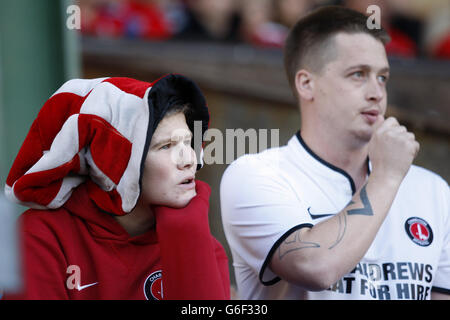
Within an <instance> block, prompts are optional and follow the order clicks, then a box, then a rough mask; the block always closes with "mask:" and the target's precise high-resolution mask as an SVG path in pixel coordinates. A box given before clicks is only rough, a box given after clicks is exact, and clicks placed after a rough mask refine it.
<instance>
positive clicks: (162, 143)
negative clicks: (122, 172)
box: [141, 113, 197, 208]
mask: <svg viewBox="0 0 450 320" xmlns="http://www.w3.org/2000/svg"><path fill="white" fill-rule="evenodd" d="M191 139H192V133H191V131H190V130H189V128H188V126H187V124H186V118H185V116H184V114H183V113H176V114H173V115H169V116H166V117H164V119H163V120H162V121H161V122H160V123H159V124H158V127H157V128H156V130H155V133H154V134H153V137H152V141H151V143H150V147H149V151H148V154H147V158H146V160H145V168H144V173H143V177H142V195H141V197H142V198H143V200H144V202H145V203H146V204H152V205H164V206H169V207H174V208H181V207H184V206H186V205H187V204H188V203H189V201H190V200H191V199H192V198H193V197H194V196H195V195H196V192H195V181H194V178H195V172H196V168H197V159H196V156H195V152H194V150H193V149H192V147H191Z"/></svg>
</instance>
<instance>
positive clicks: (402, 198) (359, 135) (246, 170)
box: [221, 6, 450, 299]
mask: <svg viewBox="0 0 450 320" xmlns="http://www.w3.org/2000/svg"><path fill="white" fill-rule="evenodd" d="M366 19H367V18H366V17H365V16H364V15H362V14H360V13H357V12H355V11H352V10H349V9H345V8H343V7H334V6H332V7H325V8H321V9H319V10H317V11H315V12H313V13H311V14H309V15H308V16H306V17H304V18H303V19H301V20H300V21H298V23H297V24H296V25H295V26H294V27H293V28H292V30H291V31H290V34H289V36H288V38H287V40H286V46H285V67H286V71H287V75H288V78H289V82H290V84H291V86H292V89H293V92H294V94H295V96H296V97H297V99H298V102H299V105H300V111H301V132H298V133H297V134H296V135H294V136H293V137H292V138H291V140H290V141H289V142H288V144H287V145H286V146H283V147H281V148H275V149H270V150H266V151H265V152H262V153H260V154H257V155H246V156H243V157H241V158H240V159H238V160H236V161H235V162H234V163H232V164H231V165H230V166H229V168H227V170H226V172H225V174H224V176H223V178H222V182H221V207H222V219H223V225H224V230H225V234H226V237H227V240H228V242H229V245H230V247H231V250H232V254H233V260H234V262H233V265H234V268H235V274H236V281H237V286H238V293H239V295H240V298H242V299H429V298H430V297H432V298H449V297H450V295H449V294H450V244H449V240H450V239H449V238H450V203H449V202H450V199H449V189H448V185H447V183H446V182H445V181H444V180H443V179H441V178H440V177H438V176H437V175H435V174H433V173H431V172H429V171H427V170H425V169H422V168H419V167H416V166H412V165H411V163H412V161H413V159H414V157H415V156H416V154H417V152H418V150H419V144H418V143H417V142H416V141H415V138H414V135H413V134H412V133H410V132H408V131H407V130H406V128H405V127H403V126H401V125H399V123H398V122H397V120H396V119H395V118H388V119H384V114H385V112H386V106H387V102H386V100H387V97H386V82H387V80H388V78H389V65H388V61H387V58H386V53H385V49H384V44H385V43H386V41H387V40H388V36H387V34H386V33H385V31H384V30H383V29H375V30H369V29H367V28H366ZM369 159H370V160H369Z"/></svg>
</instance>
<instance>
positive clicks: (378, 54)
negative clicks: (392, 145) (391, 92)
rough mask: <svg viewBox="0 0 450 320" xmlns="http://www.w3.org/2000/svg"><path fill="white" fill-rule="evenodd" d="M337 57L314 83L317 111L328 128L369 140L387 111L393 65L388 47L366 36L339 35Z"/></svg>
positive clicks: (337, 38)
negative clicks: (389, 79) (388, 88)
mask: <svg viewBox="0 0 450 320" xmlns="http://www.w3.org/2000/svg"><path fill="white" fill-rule="evenodd" d="M334 42H335V46H334V49H335V50H337V58H335V59H333V60H332V61H330V62H329V63H328V64H326V65H325V66H324V67H323V68H324V69H323V70H322V72H321V73H320V74H319V75H316V78H315V80H314V83H315V87H314V100H315V105H316V108H317V110H316V112H318V116H319V118H320V119H321V121H320V122H321V123H322V124H323V127H324V128H327V127H329V128H332V129H333V130H334V132H338V133H344V132H347V133H350V134H351V135H353V136H356V137H357V138H359V139H360V140H363V141H368V140H370V137H371V136H372V133H373V131H374V128H375V127H376V124H378V123H379V122H380V121H382V119H383V116H384V114H385V112H386V106H387V96H386V81H387V79H388V77H389V64H388V61H387V57H386V51H385V48H384V45H383V44H382V43H381V42H380V41H378V40H377V39H375V38H373V37H372V36H370V35H367V34H364V33H356V34H347V33H339V34H337V35H336V36H335V38H334Z"/></svg>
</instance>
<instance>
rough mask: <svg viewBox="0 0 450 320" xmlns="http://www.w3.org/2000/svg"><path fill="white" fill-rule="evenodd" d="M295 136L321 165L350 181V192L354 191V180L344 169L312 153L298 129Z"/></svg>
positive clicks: (353, 192)
mask: <svg viewBox="0 0 450 320" xmlns="http://www.w3.org/2000/svg"><path fill="white" fill-rule="evenodd" d="M295 135H296V136H297V139H298V141H299V142H300V144H301V145H302V146H303V148H305V150H306V151H307V152H308V153H309V154H310V155H311V156H312V157H313V158H314V159H316V160H317V161H319V162H320V163H322V164H323V165H325V166H327V167H328V168H330V169H332V170H334V171H336V172H339V173H340V174H342V175H344V176H345V177H346V178H347V179H348V181H349V182H350V186H351V188H352V194H355V192H356V187H355V182H354V181H353V178H352V177H351V176H350V175H349V174H348V173H347V172H346V171H344V170H342V169H341V168H338V167H336V166H334V165H332V164H331V163H329V162H328V161H326V160H324V159H322V158H321V157H319V156H318V155H317V154H315V153H314V151H312V150H311V149H310V148H309V147H308V145H307V144H306V143H305V141H303V139H302V137H301V136H300V131H297V133H296V134H295ZM367 167H369V162H368V161H367Z"/></svg>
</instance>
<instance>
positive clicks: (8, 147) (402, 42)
mask: <svg viewBox="0 0 450 320" xmlns="http://www.w3.org/2000/svg"><path fill="white" fill-rule="evenodd" d="M325 4H341V5H345V6H348V7H351V8H354V9H357V10H361V11H363V12H365V11H366V8H367V7H368V6H369V5H370V4H376V5H378V6H379V7H380V8H381V17H382V24H383V26H384V27H385V28H386V29H387V30H388V31H389V33H390V35H391V37H392V41H391V43H390V44H389V45H388V46H387V51H388V54H389V59H390V64H391V70H392V71H391V80H390V82H389V86H388V92H389V100H388V101H389V110H388V113H389V115H393V116H396V117H398V119H399V121H400V122H401V123H403V124H405V125H406V126H407V127H408V128H409V129H410V130H412V131H413V132H414V133H415V134H416V137H417V139H418V140H419V142H420V143H421V152H420V154H419V156H418V158H417V159H416V160H415V163H416V164H418V165H421V166H423V167H425V168H428V169H430V170H433V171H435V172H436V173H438V174H440V175H441V176H442V177H443V178H444V179H446V180H447V182H448V181H450V165H449V164H450V2H449V1H448V0H390V1H384V0H348V1H347V0H335V1H327V0H241V1H238V0H79V1H70V0H39V1H36V0H14V1H13V0H0V181H1V184H2V192H3V185H4V183H5V179H6V175H7V173H8V170H9V168H10V166H11V164H12V161H13V159H14V157H15V155H16V154H17V152H18V150H19V147H20V145H21V143H22V141H23V140H24V138H25V135H26V133H27V132H28V129H29V127H30V125H31V123H32V121H33V120H34V118H35V117H36V115H37V112H38V111H39V109H40V107H41V106H42V104H43V103H44V102H45V101H46V99H47V98H48V97H49V96H50V95H51V94H53V92H54V91H55V90H56V89H57V88H59V87H60V86H61V85H62V83H63V82H64V81H66V80H68V79H70V78H77V77H81V78H94V77H104V76H127V77H135V78H138V79H141V80H144V81H153V80H155V79H157V78H158V77H160V76H161V75H163V74H165V73H169V72H175V73H181V74H183V75H185V76H188V77H190V78H192V79H194V80H195V81H196V82H197V83H198V84H199V85H200V87H201V88H202V90H203V91H204V93H205V95H206V98H207V101H208V105H209V108H210V113H211V116H212V119H211V127H212V128H217V129H219V130H221V131H222V132H223V133H225V129H227V128H228V129H233V128H242V129H243V130H247V129H249V128H254V129H269V130H270V129H279V130H280V141H279V143H280V144H281V145H282V144H285V143H286V142H287V140H288V139H289V138H290V137H291V136H292V135H293V134H294V133H295V132H296V131H297V130H298V127H299V123H300V122H299V121H300V116H299V112H298V110H297V108H296V106H295V102H294V99H293V96H292V94H291V93H290V90H289V87H288V84H287V80H286V79H285V76H284V71H283V66H282V45H283V41H284V38H285V36H286V33H287V31H288V29H289V27H290V26H291V25H292V24H293V23H294V22H295V21H296V20H297V19H298V18H299V17H301V16H302V15H304V14H305V13H307V12H308V11H309V10H311V9H314V8H316V7H318V6H321V5H325ZM71 5H77V6H78V8H79V9H80V13H81V16H80V18H81V20H80V29H71V28H70V25H71V22H73V19H74V18H76V17H74V16H73V14H76V13H75V11H71V10H69V11H68V10H67V9H68V8H70V6H71ZM269 146H270V143H269ZM226 166H227V164H213V165H210V166H207V167H205V168H204V169H202V170H201V171H200V173H199V178H200V179H202V180H205V181H206V182H208V183H209V184H210V185H211V187H212V190H213V192H212V197H211V211H210V224H211V228H212V232H213V234H214V235H215V236H216V237H217V238H218V239H219V240H220V241H221V242H222V243H223V244H224V245H225V247H226V249H227V251H228V247H227V245H226V240H225V237H224V234H223V231H222V227H221V220H220V206H219V183H220V178H221V176H222V173H223V171H224V170H225V168H226ZM418 188H419V190H420V186H418ZM8 208H9V206H7V205H6V204H4V202H3V200H2V199H1V197H0V211H2V213H1V214H2V215H3V213H4V212H9V214H7V215H6V216H7V217H8V218H2V217H0V218H1V219H0V243H1V244H2V245H3V246H0V287H5V288H8V287H13V286H15V285H17V283H19V280H20V279H18V278H17V274H15V273H14V272H13V271H14V270H18V269H19V268H18V260H17V255H16V254H14V252H15V249H14V244H15V243H16V241H15V238H14V235H13V233H12V232H6V231H5V230H11V228H12V227H11V226H12V225H13V224H12V223H13V221H14V219H15V217H16V216H17V215H18V214H19V213H20V212H22V211H23V210H24V208H22V207H17V206H16V207H12V208H9V209H8ZM3 216H5V215H3ZM2 219H3V220H2ZM4 244H11V245H9V246H7V245H4ZM228 253H229V257H230V262H231V254H230V252H229V251H228ZM2 262H3V263H2ZM230 271H231V277H232V281H233V282H234V275H233V272H232V269H231V264H230ZM0 296H1V293H0Z"/></svg>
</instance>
